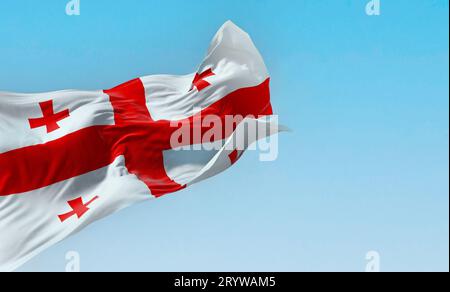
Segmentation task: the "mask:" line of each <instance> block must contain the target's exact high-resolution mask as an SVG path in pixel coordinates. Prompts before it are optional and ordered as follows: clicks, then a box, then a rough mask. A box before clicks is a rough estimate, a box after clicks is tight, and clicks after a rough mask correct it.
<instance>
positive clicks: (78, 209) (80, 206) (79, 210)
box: [58, 196, 99, 222]
mask: <svg viewBox="0 0 450 292" xmlns="http://www.w3.org/2000/svg"><path fill="white" fill-rule="evenodd" d="M98 198H99V197H98V196H95V197H94V198H92V199H91V200H90V201H89V202H87V203H86V204H84V203H83V198H81V197H79V198H76V199H75V200H72V201H68V202H67V203H68V204H69V206H70V207H71V208H72V211H70V212H68V213H65V214H62V215H58V217H59V220H61V222H64V221H66V220H67V219H69V218H70V217H72V216H75V215H76V216H77V217H78V219H80V218H81V217H82V216H83V215H84V214H85V213H86V212H87V211H89V208H88V206H89V205H90V204H92V202H94V201H95V200H97V199H98Z"/></svg>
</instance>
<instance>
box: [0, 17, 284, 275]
mask: <svg viewBox="0 0 450 292" xmlns="http://www.w3.org/2000/svg"><path fill="white" fill-rule="evenodd" d="M230 116H232V117H236V116H238V117H242V118H243V119H240V120H239V119H238V121H235V123H234V124H233V126H232V127H231V128H228V129H226V128H227V127H226V126H224V125H226V124H227V123H226V122H227V119H228V117H230ZM218 124H219V125H220V127H218V128H219V131H217V127H216V125H218ZM255 128H263V129H265V130H266V131H264V133H263V134H262V135H257V136H255V135H249V134H248V129H255ZM278 131H279V128H278V125H277V123H276V121H275V120H274V119H273V113H272V107H271V103H270V90H269V75H268V72H267V69H266V66H265V65H264V62H263V59H262V57H261V56H260V54H259V52H258V50H257V49H256V47H255V46H254V44H253V42H252V41H251V39H250V37H249V36H248V35H247V34H246V33H245V32H244V31H242V30H241V29H240V28H238V27H237V26H236V25H234V24H233V23H231V22H227V23H225V24H224V25H223V26H222V28H221V29H220V30H219V31H218V33H217V34H216V36H215V37H214V39H213V41H212V43H211V45H210V47H209V50H208V52H207V56H206V58H205V59H204V61H203V62H202V63H201V65H200V66H199V68H198V70H197V72H196V73H193V74H189V75H186V76H168V75H157V76H146V77H142V78H138V79H134V80H131V81H129V82H127V83H125V84H122V85H120V86H117V87H115V88H112V89H109V90H99V91H79V90H66V91H57V92H47V93H39V94H15V93H7V92H0V271H12V270H15V269H17V268H18V267H19V266H20V265H22V264H24V263H25V262H26V261H28V260H29V259H31V258H32V257H33V256H35V255H37V254H38V253H40V252H41V251H43V250H44V249H46V248H48V247H50V246H51V245H53V244H55V243H57V242H59V241H61V240H63V239H64V238H66V237H68V236H70V235H71V234H74V233H75V232H77V231H79V230H81V229H83V228H84V227H85V226H87V225H88V224H90V223H92V222H94V221H96V220H98V219H101V218H103V217H105V216H107V215H109V214H112V213H114V212H116V211H118V210H120V209H122V208H125V207H127V206H129V205H132V204H135V203H138V202H141V201H144V200H149V199H154V198H158V197H161V196H163V195H166V194H169V193H173V192H176V191H178V190H181V189H184V188H185V187H187V186H189V185H191V184H193V183H196V182H199V181H201V180H204V179H206V178H208V177H211V176H213V175H215V174H217V173H220V172H221V171H224V170H225V169H227V168H229V167H230V166H231V165H233V164H234V163H235V162H236V161H237V160H238V159H239V158H240V156H241V155H242V153H243V151H244V150H245V149H247V147H249V145H250V144H251V143H253V142H254V141H256V140H258V139H260V138H263V137H265V136H267V135H272V134H274V133H277V132H278ZM242 133H245V134H244V135H242ZM205 136H206V137H207V138H205ZM185 137H187V138H185ZM236 145H241V146H242V147H237V146H236Z"/></svg>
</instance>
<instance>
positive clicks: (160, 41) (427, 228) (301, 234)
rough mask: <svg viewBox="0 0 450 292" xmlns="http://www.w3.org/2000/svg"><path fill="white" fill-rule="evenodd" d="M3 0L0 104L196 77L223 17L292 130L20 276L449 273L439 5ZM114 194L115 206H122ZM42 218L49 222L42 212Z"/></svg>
mask: <svg viewBox="0 0 450 292" xmlns="http://www.w3.org/2000/svg"><path fill="white" fill-rule="evenodd" d="M67 2H68V1H66V0H45V1H44V0H42V1H31V0H29V1H26V0H20V1H15V0H14V1H13V0H4V1H1V2H0V90H3V91H19V92H36V91H50V90H57V89H65V88H79V89H102V88H109V87H112V86H114V85H117V84H119V83H121V82H123V81H127V80H129V79H132V78H134V77H138V76H142V75H148V74H157V73H158V74H159V73H170V74H185V73H190V72H193V71H194V70H195V69H196V68H197V65H198V64H199V62H200V61H201V60H202V58H203V56H204V54H205V51H206V48H207V46H208V44H209V42H210V40H211V38H212V36H213V35H214V33H215V32H216V30H217V29H218V28H219V27H220V26H221V25H222V23H224V22H225V21H226V20H228V19H231V20H233V21H234V22H235V23H236V24H238V25H239V26H241V27H242V28H243V29H245V30H246V31H248V32H249V33H250V34H251V36H252V37H253V39H254V41H255V43H256V45H257V47H258V48H259V49H260V51H261V53H262V54H263V56H264V58H265V60H266V63H267V66H268V68H269V70H270V72H271V76H272V94H273V97H272V100H273V104H274V108H275V110H276V112H277V113H278V114H279V115H280V118H281V121H282V122H283V123H284V124H286V125H288V126H290V127H291V128H292V129H293V130H294V132H293V133H290V134H284V135H281V136H280V156H279V159H278V160H277V161H275V162H272V163H262V162H259V161H258V156H257V153H255V152H250V153H247V154H246V155H245V156H244V158H243V159H242V160H241V161H240V162H239V163H238V165H237V166H236V167H233V168H232V169H230V170H229V171H227V172H226V173H224V174H222V175H220V176H218V177H215V178H213V179H210V180H208V181H206V182H203V183H201V184H198V185H195V186H193V187H191V188H190V189H188V190H185V191H183V192H180V193H177V194H173V195H170V196H167V197H165V198H162V199H160V200H157V201H152V202H148V203H144V204H141V205H138V206H134V207H131V208H129V209H127V210H124V211H122V212H120V213H118V214H115V215H113V216H110V217H109V218H107V219H105V220H103V221H100V222H98V223H96V224H94V225H91V226H90V227H88V228H87V229H86V230H84V231H83V232H81V233H79V234H77V235H75V236H74V237H71V238H70V239H68V240H65V241H64V242H63V243H61V244H58V245H56V246H55V247H53V248H51V249H49V250H48V251H46V252H45V253H43V254H41V255H40V256H38V257H36V258H35V259H33V260H32V261H31V262H29V263H28V264H26V265H25V266H24V267H23V268H21V269H20V270H21V271H48V270H50V271H63V270H64V269H65V265H66V261H65V253H66V252H67V251H69V250H76V251H78V252H79V253H80V255H81V269H82V270H83V271H97V270H102V271H364V269H365V265H366V261H365V255H366V253H367V252H368V251H370V250H376V251H378V252H379V253H380V255H381V269H382V270H384V271H448V270H449V180H448V175H449V156H448V155H449V154H448V153H449V124H448V121H449V112H448V110H449V99H448V94H449V83H448V78H449V76H448V74H449V73H448V71H449V59H448V56H449V47H448V44H449V39H448V23H449V19H448V16H449V14H448V9H449V7H448V1H444V0H442V1H438V0H435V1H419V0H414V1H413V0H409V1H406V0H395V1H394V0H382V1H381V4H382V15H381V16H379V17H369V16H367V15H366V14H365V10H364V7H365V5H366V2H367V1H366V0H342V1H332V0H329V1H325V0H323V1H313V0H309V1H275V0H271V1H269V0H258V1H256V0H246V1H242V0H239V1H238V0H227V1H199V0H197V1H181V0H180V1H173V0H172V1H162V0H161V1H148V0H147V1H144V0H142V1H137V0H128V1H125V0H111V1H106V0H104V1H101V0H89V1H87V0H81V16H79V17H69V16H66V15H65V5H66V3H67ZM124 195H125V194H124ZM42 211H43V212H45V210H42Z"/></svg>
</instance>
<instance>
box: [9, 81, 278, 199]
mask: <svg viewBox="0 0 450 292" xmlns="http://www.w3.org/2000/svg"><path fill="white" fill-rule="evenodd" d="M105 93H106V94H108V95H109V97H110V101H111V104H112V106H113V108H114V119H115V125H111V126H91V127H87V128H84V129H81V130H79V131H76V132H73V133H70V134H68V135H66V136H64V137H62V138H60V139H57V140H54V141H51V142H48V143H44V144H39V145H33V146H28V147H24V148H20V149H16V150H12V151H9V152H6V153H1V154H0V170H1V171H0V196H8V195H13V194H20V193H24V192H28V191H32V190H35V189H39V188H42V187H46V186H49V185H52V184H54V183H57V182H61V181H64V180H67V179H70V178H73V177H77V176H80V175H82V174H86V173H88V172H91V171H94V170H97V169H100V168H103V167H106V166H108V165H110V164H111V163H112V162H113V161H114V160H115V159H116V158H117V157H118V156H120V155H123V156H124V157H125V164H126V167H127V169H128V171H129V172H130V173H131V174H134V175H136V176H137V177H138V178H139V179H140V180H141V181H143V182H144V183H145V184H146V185H147V187H148V188H149V189H150V191H151V193H152V194H153V195H154V196H156V197H159V196H162V195H164V194H168V193H172V192H175V191H178V190H180V189H183V188H184V187H185V186H183V185H179V184H177V183H176V182H174V181H173V180H172V179H170V178H169V177H168V175H167V173H166V171H165V168H164V159H163V151H164V150H169V149H171V145H170V138H171V135H172V134H173V133H174V132H175V131H177V130H178V129H179V128H177V127H173V126H171V122H170V121H167V120H158V121H155V120H153V119H152V117H151V115H150V113H149V111H148V109H147V107H146V96H145V89H144V86H143V84H142V81H141V80H140V79H135V80H132V81H130V82H127V83H125V84H122V85H120V86H118V87H115V88H113V89H110V90H106V91H105ZM149 94H150V97H149V98H151V92H150V93H149ZM270 114H272V107H271V105H270V90H269V79H267V80H266V81H264V82H263V83H261V84H260V85H258V86H254V87H248V88H242V89H238V90H236V91H234V92H232V93H230V94H228V95H227V96H225V97H223V98H222V99H220V100H219V101H217V102H215V103H214V104H212V105H210V106H209V107H207V108H205V109H203V110H202V111H201V112H200V113H198V114H197V115H201V118H202V119H203V118H205V117H206V116H208V115H216V116H219V117H220V118H221V119H222V125H225V116H227V115H241V116H243V117H245V116H249V115H252V116H258V115H270ZM197 115H195V116H192V117H189V118H187V119H186V120H183V121H180V123H179V127H181V126H183V125H185V124H186V122H188V123H189V125H190V126H191V131H192V132H193V131H194V127H201V128H200V129H199V130H200V132H201V133H202V135H200V137H203V133H204V132H205V131H208V130H210V127H202V126H201V125H202V123H197V122H196V123H194V122H193V121H194V119H199V117H198V116H197ZM199 125H200V126H199ZM230 134H231V133H224V135H226V136H228V135H230ZM196 136H197V135H191V137H196ZM200 142H201V141H195V140H194V141H190V144H197V143H200ZM233 154H237V153H233ZM236 158H237V155H232V156H231V157H230V159H232V160H235V159H236Z"/></svg>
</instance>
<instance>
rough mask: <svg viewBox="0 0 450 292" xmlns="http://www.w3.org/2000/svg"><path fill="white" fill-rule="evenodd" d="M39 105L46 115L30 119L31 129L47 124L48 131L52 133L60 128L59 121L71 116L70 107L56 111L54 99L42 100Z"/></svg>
mask: <svg viewBox="0 0 450 292" xmlns="http://www.w3.org/2000/svg"><path fill="white" fill-rule="evenodd" d="M39 106H40V107H41V111H42V114H43V115H44V116H43V117H42V118H35V119H29V120H28V121H29V122H30V128H31V129H35V128H40V127H44V126H45V127H46V128H47V133H51V132H53V131H56V130H58V129H59V125H58V122H59V121H61V120H63V119H65V118H67V117H69V116H70V113H69V110H68V109H66V110H63V111H61V112H59V113H55V112H54V110H53V100H49V101H44V102H41V103H39Z"/></svg>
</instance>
